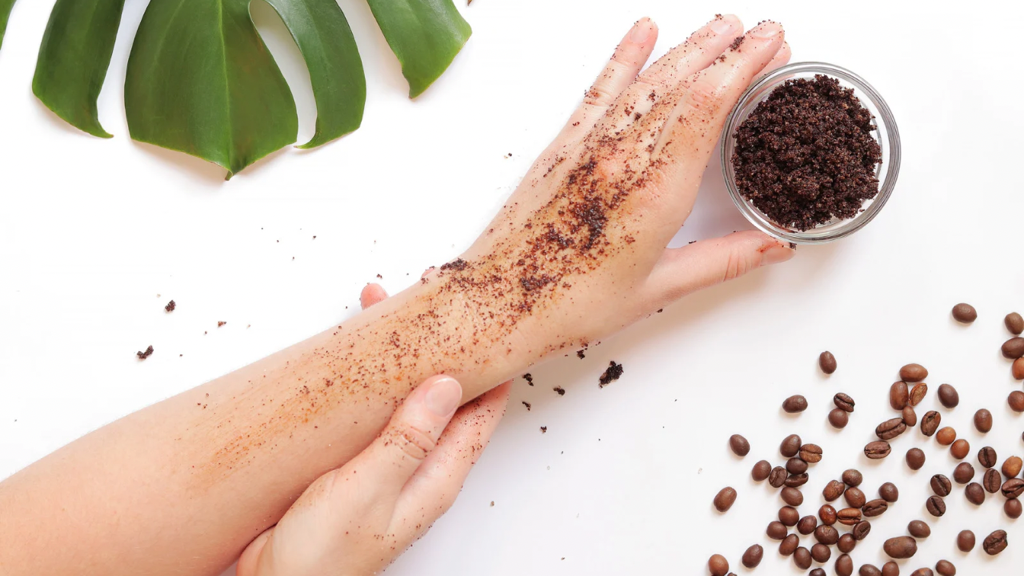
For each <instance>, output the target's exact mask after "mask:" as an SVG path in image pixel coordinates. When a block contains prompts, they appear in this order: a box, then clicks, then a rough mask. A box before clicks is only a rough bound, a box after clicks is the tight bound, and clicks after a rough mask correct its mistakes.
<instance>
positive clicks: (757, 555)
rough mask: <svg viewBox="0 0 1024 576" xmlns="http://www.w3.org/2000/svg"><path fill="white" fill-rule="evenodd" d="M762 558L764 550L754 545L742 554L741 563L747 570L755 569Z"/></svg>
mask: <svg viewBox="0 0 1024 576" xmlns="http://www.w3.org/2000/svg"><path fill="white" fill-rule="evenodd" d="M762 558H764V548H762V547H761V546H759V545H757V544H754V545H753V546H751V547H750V548H747V551H746V552H744V553H743V558H742V560H741V562H743V565H744V566H746V567H747V568H757V565H758V564H760V563H761V559H762Z"/></svg>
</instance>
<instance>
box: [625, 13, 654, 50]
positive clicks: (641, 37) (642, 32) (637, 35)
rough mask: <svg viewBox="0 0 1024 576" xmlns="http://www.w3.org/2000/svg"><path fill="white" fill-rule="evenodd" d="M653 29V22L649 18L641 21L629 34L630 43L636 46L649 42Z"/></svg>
mask: <svg viewBox="0 0 1024 576" xmlns="http://www.w3.org/2000/svg"><path fill="white" fill-rule="evenodd" d="M651 29H652V26H651V21H650V20H649V19H648V18H642V19H640V20H639V21H638V22H637V23H636V24H634V25H633V29H632V30H631V31H630V32H629V41H630V42H632V43H634V44H643V43H644V42H647V39H648V38H650V37H651Z"/></svg>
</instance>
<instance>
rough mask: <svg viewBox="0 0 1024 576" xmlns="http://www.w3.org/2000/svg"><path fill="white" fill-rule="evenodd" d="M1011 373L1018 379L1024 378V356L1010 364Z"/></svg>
mask: <svg viewBox="0 0 1024 576" xmlns="http://www.w3.org/2000/svg"><path fill="white" fill-rule="evenodd" d="M1010 375H1012V376H1013V377H1014V379H1016V380H1024V358H1017V359H1016V360H1014V361H1013V364H1012V365H1010Z"/></svg>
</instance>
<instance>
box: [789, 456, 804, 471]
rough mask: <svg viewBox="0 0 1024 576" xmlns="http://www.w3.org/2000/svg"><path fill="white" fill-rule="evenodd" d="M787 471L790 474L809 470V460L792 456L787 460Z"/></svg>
mask: <svg viewBox="0 0 1024 576" xmlns="http://www.w3.org/2000/svg"><path fill="white" fill-rule="evenodd" d="M786 472H789V473H790V474H803V473H804V472H807V462H804V461H803V460H801V459H799V458H790V459H789V460H787V461H786Z"/></svg>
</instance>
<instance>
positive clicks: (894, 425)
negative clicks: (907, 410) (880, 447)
mask: <svg viewBox="0 0 1024 576" xmlns="http://www.w3.org/2000/svg"><path fill="white" fill-rule="evenodd" d="M906 431H907V425H906V424H904V423H903V417H902V416H900V417H899V418H891V419H889V420H886V421H885V422H882V423H881V424H879V425H878V426H877V427H876V428H875V436H878V437H879V438H881V439H882V440H892V439H893V438H895V437H897V436H899V435H900V434H903V433H904V432H906Z"/></svg>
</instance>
